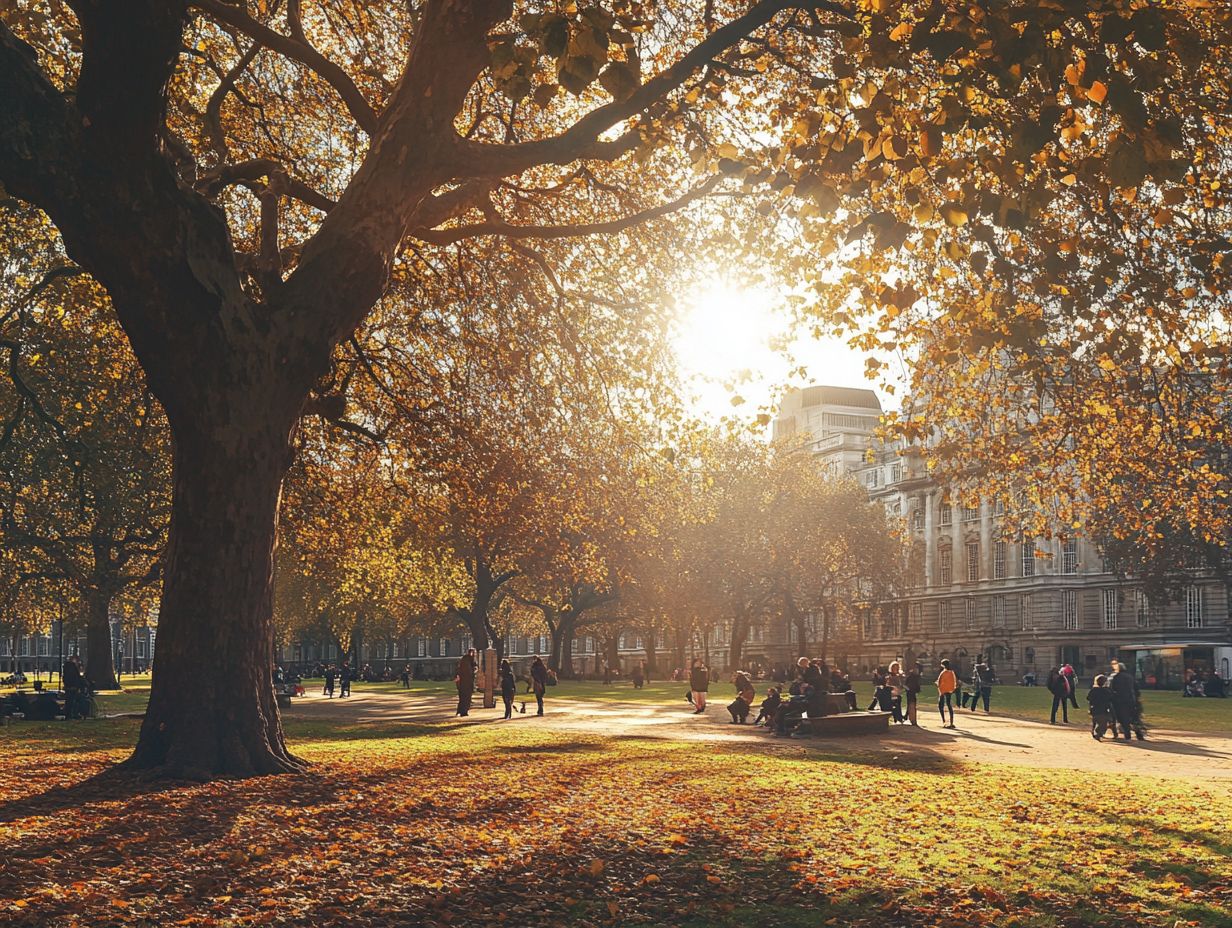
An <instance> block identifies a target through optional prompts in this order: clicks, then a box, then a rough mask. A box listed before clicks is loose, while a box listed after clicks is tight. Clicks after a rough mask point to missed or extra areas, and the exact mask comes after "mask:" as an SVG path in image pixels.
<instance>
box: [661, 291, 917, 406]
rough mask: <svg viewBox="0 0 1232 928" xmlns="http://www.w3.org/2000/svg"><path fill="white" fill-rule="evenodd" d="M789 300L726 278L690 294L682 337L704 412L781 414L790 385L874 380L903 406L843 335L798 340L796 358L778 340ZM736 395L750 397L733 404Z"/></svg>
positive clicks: (690, 386) (687, 371)
mask: <svg viewBox="0 0 1232 928" xmlns="http://www.w3.org/2000/svg"><path fill="white" fill-rule="evenodd" d="M782 307H783V299H782V296H781V295H780V294H777V293H774V292H772V291H769V290H764V289H755V288H753V289H750V288H743V287H740V286H738V285H733V284H730V283H728V282H725V281H723V280H722V279H720V278H715V279H713V280H711V281H710V282H708V283H707V284H705V285H704V286H702V287H701V288H699V289H698V290H697V292H696V293H695V294H694V295H693V296H691V297H690V298H688V299H686V301H685V305H683V306H682V307H681V322H680V326H679V330H678V332H677V335H676V338H675V339H674V344H675V350H676V356H677V359H678V361H679V363H680V367H681V371H682V373H683V375H684V377H685V379H686V390H687V391H688V392H689V393H691V394H692V398H693V403H692V410H693V412H694V413H695V414H696V415H698V416H699V417H701V418H704V419H709V420H712V421H717V420H718V419H721V418H723V417H725V416H731V415H733V414H737V415H740V416H741V417H742V418H746V419H752V418H754V417H755V416H756V415H757V414H758V413H759V412H762V411H769V412H771V413H772V414H773V413H774V411H775V409H776V408H777V405H778V400H779V397H780V396H781V395H782V392H783V387H784V385H789V386H807V385H808V384H827V385H832V386H841V387H867V388H871V389H874V390H877V393H878V395H879V396H880V398H881V404H882V406H883V407H884V408H886V409H894V408H896V407H897V406H898V400H897V398H896V397H894V396H891V395H889V394H888V393H886V392H884V391H883V390H881V389H880V385H879V383H878V382H876V381H872V380H868V379H866V378H865V376H864V359H865V356H864V355H863V354H862V353H861V352H858V351H855V350H853V349H852V348H849V347H848V346H847V344H846V343H845V342H844V341H843V340H842V339H833V338H826V339H820V340H816V339H812V338H808V337H800V338H797V339H795V340H794V341H793V342H791V343H790V345H789V350H790V353H791V355H792V356H793V358H794V361H795V363H792V359H790V358H788V357H787V356H785V354H784V353H783V352H781V351H779V350H777V348H776V347H773V346H772V343H773V342H776V341H780V340H781V338H782V336H783V334H784V333H785V332H786V331H787V329H788V320H787V315H786V313H785V311H784V310H783V308H782ZM798 366H802V367H805V368H806V369H807V371H808V373H807V375H806V378H805V379H804V380H801V379H799V378H796V379H789V375H790V374H791V372H792V370H793V369H794V368H795V367H798ZM900 392H901V391H900ZM733 396H741V397H743V398H744V402H743V403H741V404H739V405H733V404H732V397H733Z"/></svg>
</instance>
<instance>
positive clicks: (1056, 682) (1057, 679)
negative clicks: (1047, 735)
mask: <svg viewBox="0 0 1232 928" xmlns="http://www.w3.org/2000/svg"><path fill="white" fill-rule="evenodd" d="M1048 692H1050V693H1052V716H1051V718H1050V719H1049V724H1050V725H1055V724H1057V708H1058V707H1059V708H1060V709H1061V720H1062V721H1063V722H1065V724H1066V725H1068V724H1069V680H1068V679H1066V677H1065V674H1063V673H1061V671H1059V670H1057V669H1056V668H1055V667H1054V668H1053V669H1052V670H1050V671H1049V672H1048Z"/></svg>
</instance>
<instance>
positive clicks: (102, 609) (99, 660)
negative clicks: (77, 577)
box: [86, 590, 120, 690]
mask: <svg viewBox="0 0 1232 928" xmlns="http://www.w3.org/2000/svg"><path fill="white" fill-rule="evenodd" d="M86 610H87V611H86V676H88V677H89V678H90V682H91V683H93V684H94V688H95V689H98V690H118V689H119V688H120V684H119V682H118V681H117V680H116V675H115V663H114V657H113V654H112V647H111V594H110V593H108V592H107V591H105V590H91V591H90V592H89V593H88V594H87V596H86Z"/></svg>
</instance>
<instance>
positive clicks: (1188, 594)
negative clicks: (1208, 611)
mask: <svg viewBox="0 0 1232 928" xmlns="http://www.w3.org/2000/svg"><path fill="white" fill-rule="evenodd" d="M1185 627H1186V628H1201V627H1202V587H1200V586H1191V587H1187V588H1186V590H1185Z"/></svg>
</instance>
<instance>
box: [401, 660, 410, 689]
mask: <svg viewBox="0 0 1232 928" xmlns="http://www.w3.org/2000/svg"><path fill="white" fill-rule="evenodd" d="M398 680H399V681H400V682H401V683H402V688H403V689H404V690H409V689H410V688H411V668H410V667H407V666H403V668H402V673H400V674H398Z"/></svg>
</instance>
